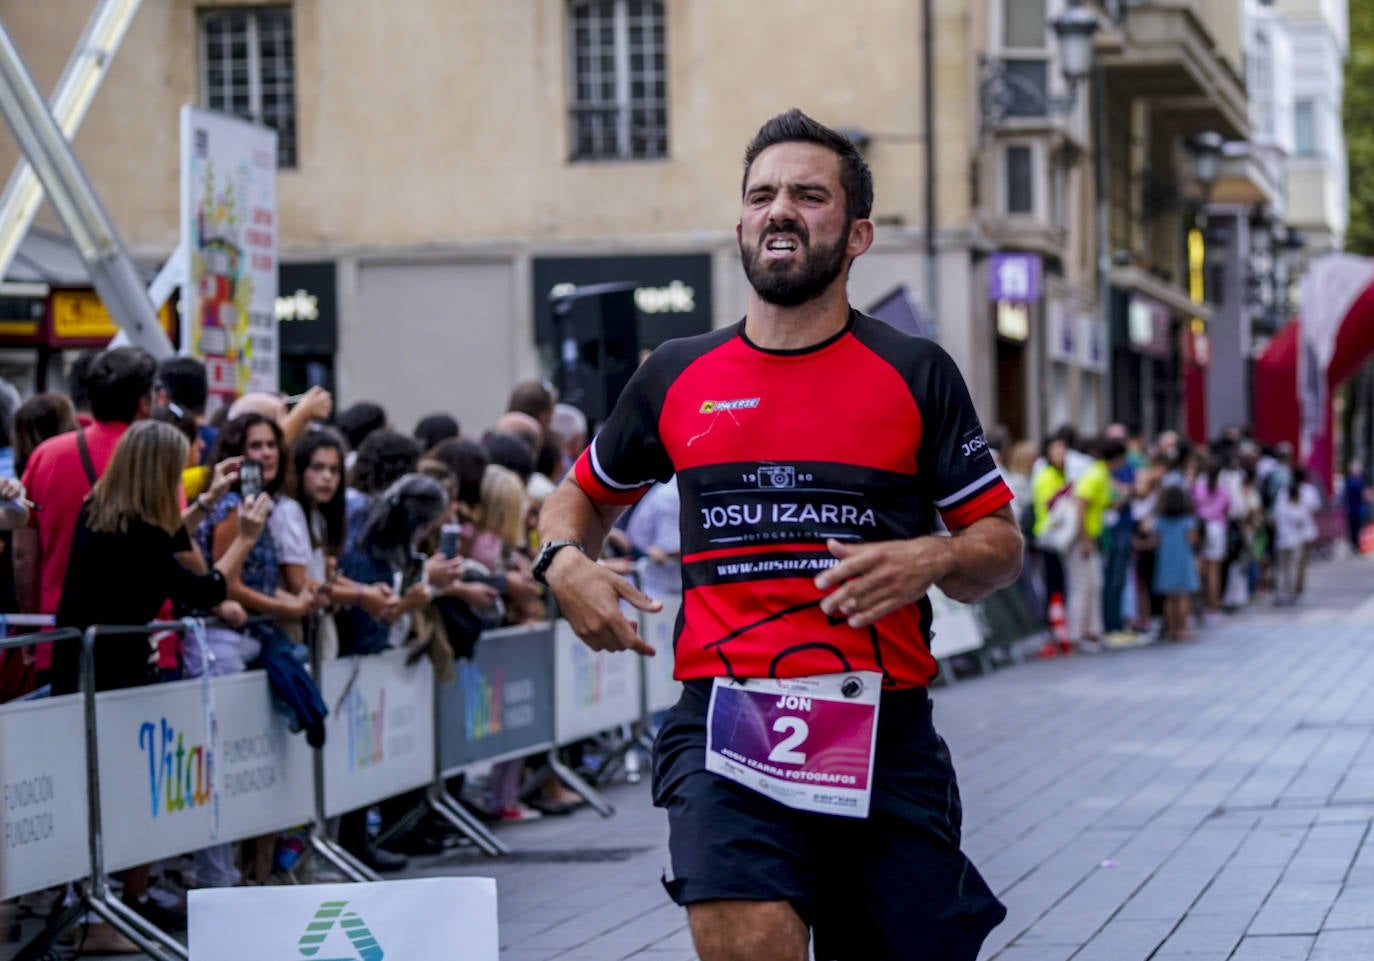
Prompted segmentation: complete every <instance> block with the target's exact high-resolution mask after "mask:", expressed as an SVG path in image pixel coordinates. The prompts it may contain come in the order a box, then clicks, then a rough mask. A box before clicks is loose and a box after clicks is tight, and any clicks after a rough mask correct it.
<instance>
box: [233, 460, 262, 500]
mask: <svg viewBox="0 0 1374 961" xmlns="http://www.w3.org/2000/svg"><path fill="white" fill-rule="evenodd" d="M239 493H241V494H242V495H243V500H244V503H247V502H249V501H251V500H253V499H254V498H256V497H257V496H258V495H259V494H261V493H262V462H261V461H256V460H252V459H250V458H247V457H245V458H244V459H243V463H242V464H241V465H240V466H239Z"/></svg>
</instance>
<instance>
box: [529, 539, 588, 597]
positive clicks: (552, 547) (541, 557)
mask: <svg viewBox="0 0 1374 961" xmlns="http://www.w3.org/2000/svg"><path fill="white" fill-rule="evenodd" d="M565 547H575V548H577V550H578V551H579V552H580V553H583V554H585V553H587V549H586V548H585V547H583V546H582V542H581V541H574V540H561V541H549V542H548V543H547V544H545V545H544V546H543V547H541V548H539V553H538V554H536V555H534V566H533V567H531V568H530V576H531V577H533V578H534V579H535V580H536V581H537V582H539V583H540V584H543V585H544V586H545V587H548V586H549V582H548V581H546V580H544V575H545V574H546V573H548V570H549V565H550V564H552V563H553V557H554V555H555V554H557V553H558V552H559V551H561V550H562V549H563V548H565Z"/></svg>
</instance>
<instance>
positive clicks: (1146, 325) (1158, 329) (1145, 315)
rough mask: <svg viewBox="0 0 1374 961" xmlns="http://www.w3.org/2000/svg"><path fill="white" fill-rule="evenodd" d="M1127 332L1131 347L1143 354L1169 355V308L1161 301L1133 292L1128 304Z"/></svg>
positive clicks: (1170, 351)
mask: <svg viewBox="0 0 1374 961" xmlns="http://www.w3.org/2000/svg"><path fill="white" fill-rule="evenodd" d="M1126 333H1127V338H1128V340H1129V343H1130V345H1131V349H1132V350H1134V351H1136V352H1137V353H1141V354H1151V355H1153V356H1155V357H1168V356H1169V355H1170V354H1171V353H1172V350H1171V349H1170V344H1169V308H1167V307H1165V306H1164V305H1163V304H1161V303H1159V301H1156V300H1151V299H1150V298H1148V297H1142V296H1141V295H1139V294H1132V295H1131V297H1130V300H1129V301H1128V302H1127V305H1126Z"/></svg>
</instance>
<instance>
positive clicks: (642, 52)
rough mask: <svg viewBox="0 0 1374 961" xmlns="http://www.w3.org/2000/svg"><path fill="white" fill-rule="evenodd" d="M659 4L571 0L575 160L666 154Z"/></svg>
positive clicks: (662, 28) (664, 72)
mask: <svg viewBox="0 0 1374 961" xmlns="http://www.w3.org/2000/svg"><path fill="white" fill-rule="evenodd" d="M663 7H664V5H663V3H661V2H651V0H590V2H588V0H574V2H573V3H572V4H571V5H570V8H569V23H570V28H571V35H570V38H569V56H570V59H571V61H572V62H571V68H572V69H571V78H570V81H571V96H570V98H569V100H570V103H569V112H570V114H571V135H572V159H573V160H640V159H647V158H653V157H666V156H667V155H668V67H667V42H666V35H665V27H666V19H665V16H664V11H663Z"/></svg>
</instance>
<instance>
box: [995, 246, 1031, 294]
mask: <svg viewBox="0 0 1374 961" xmlns="http://www.w3.org/2000/svg"><path fill="white" fill-rule="evenodd" d="M988 299H989V300H993V301H999V300H1012V301H1017V302H1020V303H1029V302H1031V301H1036V300H1039V299H1040V258H1039V257H1037V256H1035V254H993V255H992V256H991V257H990V258H988Z"/></svg>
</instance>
